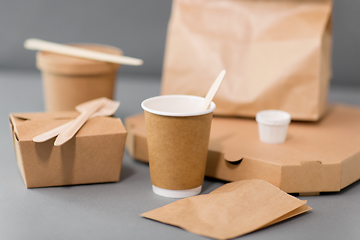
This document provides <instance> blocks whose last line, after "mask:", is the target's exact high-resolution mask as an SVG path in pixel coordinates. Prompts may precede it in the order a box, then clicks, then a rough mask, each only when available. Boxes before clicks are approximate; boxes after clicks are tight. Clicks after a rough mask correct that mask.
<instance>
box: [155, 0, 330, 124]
mask: <svg viewBox="0 0 360 240" xmlns="http://www.w3.org/2000/svg"><path fill="white" fill-rule="evenodd" d="M331 15H332V0H313V1H309V0H287V1H283V0H254V1H251V0H237V1H233V0H223V1H217V0H174V1H173V7H172V13H171V18H170V21H169V26H168V33H167V42H166V48H165V57H164V68H163V78H162V94H165V95H167V94H188V95H196V96H205V94H206V90H207V89H209V87H210V86H211V84H212V81H213V80H212V79H213V76H216V74H217V73H218V72H219V71H220V70H222V69H226V71H227V76H226V81H224V83H223V84H222V87H221V88H220V89H219V91H218V93H217V94H216V96H215V98H214V102H215V103H216V106H217V107H216V110H215V111H214V115H224V116H245V117H254V116H255V114H256V113H257V112H258V111H260V110H264V109H279V110H284V111H287V112H289V113H290V114H291V116H292V119H294V120H309V121H316V120H318V119H320V118H321V117H322V116H323V114H324V113H325V111H326V110H327V95H328V86H329V81H330V78H331V46H332V27H331Z"/></svg>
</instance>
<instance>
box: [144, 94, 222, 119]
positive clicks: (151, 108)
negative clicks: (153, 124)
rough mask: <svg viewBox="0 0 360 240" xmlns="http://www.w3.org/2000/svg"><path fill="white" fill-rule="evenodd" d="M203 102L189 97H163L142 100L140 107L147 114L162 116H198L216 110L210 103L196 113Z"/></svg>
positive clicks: (195, 97) (199, 98) (197, 98)
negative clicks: (207, 106) (206, 107)
mask: <svg viewBox="0 0 360 240" xmlns="http://www.w3.org/2000/svg"><path fill="white" fill-rule="evenodd" d="M204 100H205V98H203V97H198V96H191V95H163V96H157V97H152V98H148V99H146V100H144V101H143V102H142V103H141V107H142V108H143V109H144V110H145V111H147V112H150V113H153V114H157V115H162V116H172V117H189V116H200V115H205V114H208V113H211V112H213V111H214V110H215V108H216V105H215V103H214V102H211V104H210V107H209V108H208V109H207V110H205V111H198V109H199V108H200V106H201V104H202V102H203V101H204Z"/></svg>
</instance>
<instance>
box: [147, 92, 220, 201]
mask: <svg viewBox="0 0 360 240" xmlns="http://www.w3.org/2000/svg"><path fill="white" fill-rule="evenodd" d="M203 101H204V98H202V97H197V96H189V95H164V96H158V97H153V98H149V99H146V100H144V101H143V102H142V104H141V106H142V108H143V109H144V114H145V123H146V132H147V142H148V153H149V165H150V176H151V182H152V185H153V191H154V193H156V194H158V195H160V196H164V197H170V198H184V197H189V196H194V195H197V194H199V193H200V192H201V187H202V184H203V181H204V175H205V167H206V160H207V153H208V146H209V137H210V127H211V120H212V112H213V111H214V110H215V107H216V106H215V103H213V102H212V103H211V104H210V107H209V109H207V110H205V111H198V109H199V108H200V106H201V105H202V103H203Z"/></svg>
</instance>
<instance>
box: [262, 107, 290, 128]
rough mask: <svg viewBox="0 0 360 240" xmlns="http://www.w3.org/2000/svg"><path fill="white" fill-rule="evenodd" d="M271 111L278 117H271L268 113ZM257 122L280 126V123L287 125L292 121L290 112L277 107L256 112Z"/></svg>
mask: <svg viewBox="0 0 360 240" xmlns="http://www.w3.org/2000/svg"><path fill="white" fill-rule="evenodd" d="M269 113H276V114H277V116H278V118H276V119H274V118H270V117H268V116H267V115H268V114H269ZM255 119H256V122H258V123H260V124H264V125H268V126H280V125H286V124H289V123H290V122H291V115H290V113H288V112H285V111H282V110H275V109H269V110H262V111H259V112H257V113H256V118H255Z"/></svg>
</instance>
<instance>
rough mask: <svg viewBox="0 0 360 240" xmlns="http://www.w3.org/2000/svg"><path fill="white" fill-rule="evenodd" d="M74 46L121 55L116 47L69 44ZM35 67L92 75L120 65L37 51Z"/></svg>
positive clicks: (46, 70)
mask: <svg viewBox="0 0 360 240" xmlns="http://www.w3.org/2000/svg"><path fill="white" fill-rule="evenodd" d="M71 45H73V46H76V47H80V48H85V49H90V50H94V51H99V52H103V53H109V54H116V55H123V52H122V51H121V50H120V49H119V48H116V47H112V46H107V45H101V44H87V43H84V44H80V43H79V44H71ZM36 61H37V62H36V65H37V68H38V69H39V70H41V71H44V72H51V73H56V74H65V75H93V74H100V73H106V72H113V71H116V70H117V69H118V68H119V67H120V65H119V64H115V63H109V62H102V61H97V60H92V59H85V58H78V57H72V56H67V55H61V54H57V53H51V52H44V51H39V52H38V53H37V55H36Z"/></svg>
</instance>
